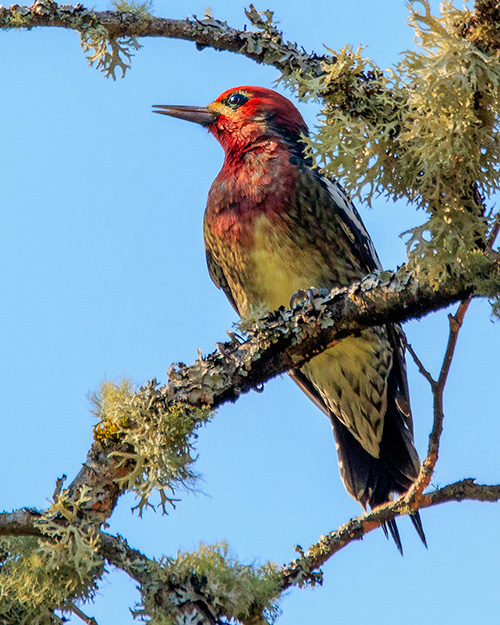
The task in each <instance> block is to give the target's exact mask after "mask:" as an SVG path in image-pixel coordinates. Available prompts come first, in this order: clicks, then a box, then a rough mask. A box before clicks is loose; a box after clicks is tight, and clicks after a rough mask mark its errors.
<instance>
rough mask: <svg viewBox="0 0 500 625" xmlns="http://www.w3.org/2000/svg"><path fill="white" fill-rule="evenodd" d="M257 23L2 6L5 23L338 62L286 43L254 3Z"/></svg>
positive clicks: (275, 59)
mask: <svg viewBox="0 0 500 625" xmlns="http://www.w3.org/2000/svg"><path fill="white" fill-rule="evenodd" d="M246 15H247V17H248V18H249V20H250V22H251V23H252V25H253V26H256V27H257V28H259V29H261V30H260V31H250V30H246V29H245V30H237V29H235V28H232V27H231V26H229V25H228V24H227V22H224V21H220V20H216V19H213V18H211V17H204V18H203V19H198V18H197V17H196V16H192V17H190V18H186V19H184V20H176V19H169V18H163V17H154V16H152V15H149V14H146V15H144V16H142V15H140V14H138V13H132V12H129V11H127V12H120V11H92V10H90V9H86V8H84V7H83V6H82V5H81V4H76V5H74V6H71V5H69V4H66V5H60V6H58V5H57V4H56V3H55V2H52V1H51V0H39V1H38V2H35V3H34V4H32V5H31V6H20V5H12V6H11V7H9V8H3V7H2V8H0V27H2V28H19V27H24V28H34V27H53V28H54V27H55V28H67V29H71V30H76V31H78V32H84V31H85V30H86V29H89V28H95V27H97V26H101V27H103V28H105V29H106V31H107V32H108V34H109V38H110V39H118V38H122V37H125V38H135V37H165V38H169V39H183V40H186V41H192V42H194V43H196V46H197V48H198V49H199V50H202V49H203V48H206V47H210V48H213V49H214V50H220V51H228V52H235V53H237V54H242V55H244V56H246V57H248V58H249V59H252V60H253V61H256V62H257V63H265V64H267V65H274V67H276V68H278V69H279V70H284V69H285V68H287V69H302V70H305V71H307V72H310V73H312V74H313V75H315V74H320V73H322V71H323V69H322V65H323V63H325V62H327V63H335V60H336V59H335V57H333V56H321V55H316V54H314V53H312V54H308V53H307V52H305V50H303V49H302V48H300V47H299V46H297V45H296V44H293V43H290V42H289V41H285V40H284V38H283V35H282V34H281V32H280V31H279V30H277V29H276V28H275V27H273V26H272V25H271V24H268V23H267V22H266V21H265V20H264V19H262V18H261V17H260V15H259V13H258V12H257V11H256V10H255V9H254V7H253V6H252V5H250V8H249V9H248V10H247V11H246Z"/></svg>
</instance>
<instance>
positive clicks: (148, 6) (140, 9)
mask: <svg viewBox="0 0 500 625" xmlns="http://www.w3.org/2000/svg"><path fill="white" fill-rule="evenodd" d="M111 5H112V6H113V8H114V9H115V11H118V12H120V13H134V15H135V16H136V17H138V18H140V19H145V18H148V17H150V16H151V12H152V10H153V0H146V2H133V1H132V2H127V1H126V0H113V2H112V3H111Z"/></svg>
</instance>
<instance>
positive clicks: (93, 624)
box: [66, 601, 98, 625]
mask: <svg viewBox="0 0 500 625" xmlns="http://www.w3.org/2000/svg"><path fill="white" fill-rule="evenodd" d="M66 605H67V606H68V608H69V609H70V610H71V612H73V614H75V615H76V616H78V618H79V619H81V620H82V621H83V622H84V623H85V624H86V625H98V623H97V621H96V620H95V618H94V617H93V616H87V615H86V614H85V613H84V612H82V611H81V610H80V608H79V607H78V606H77V605H75V604H74V603H73V601H66Z"/></svg>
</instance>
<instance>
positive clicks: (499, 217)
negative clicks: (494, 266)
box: [487, 213, 500, 249]
mask: <svg viewBox="0 0 500 625" xmlns="http://www.w3.org/2000/svg"><path fill="white" fill-rule="evenodd" d="M499 232H500V213H497V214H496V215H495V221H494V222H493V226H492V227H491V231H490V233H489V235H488V239H487V242H488V248H489V249H492V248H493V245H494V244H495V240H496V238H497V236H498V233H499Z"/></svg>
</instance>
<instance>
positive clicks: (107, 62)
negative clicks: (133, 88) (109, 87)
mask: <svg viewBox="0 0 500 625" xmlns="http://www.w3.org/2000/svg"><path fill="white" fill-rule="evenodd" d="M81 46H82V48H83V51H84V52H85V53H86V56H87V59H88V61H89V65H90V66H91V67H94V66H95V68H96V69H98V70H100V71H101V72H103V73H104V75H105V76H106V78H110V77H111V78H113V80H116V71H117V69H120V70H121V72H122V76H121V77H122V78H123V77H124V76H125V72H126V71H127V69H130V67H131V65H130V60H131V59H132V57H133V56H134V54H133V52H131V49H132V50H139V49H140V48H142V46H141V44H140V43H139V42H138V41H137V38H136V37H121V38H119V39H112V38H110V37H109V33H108V31H107V30H106V28H104V26H102V25H97V26H92V27H90V28H86V29H82V31H81Z"/></svg>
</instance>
